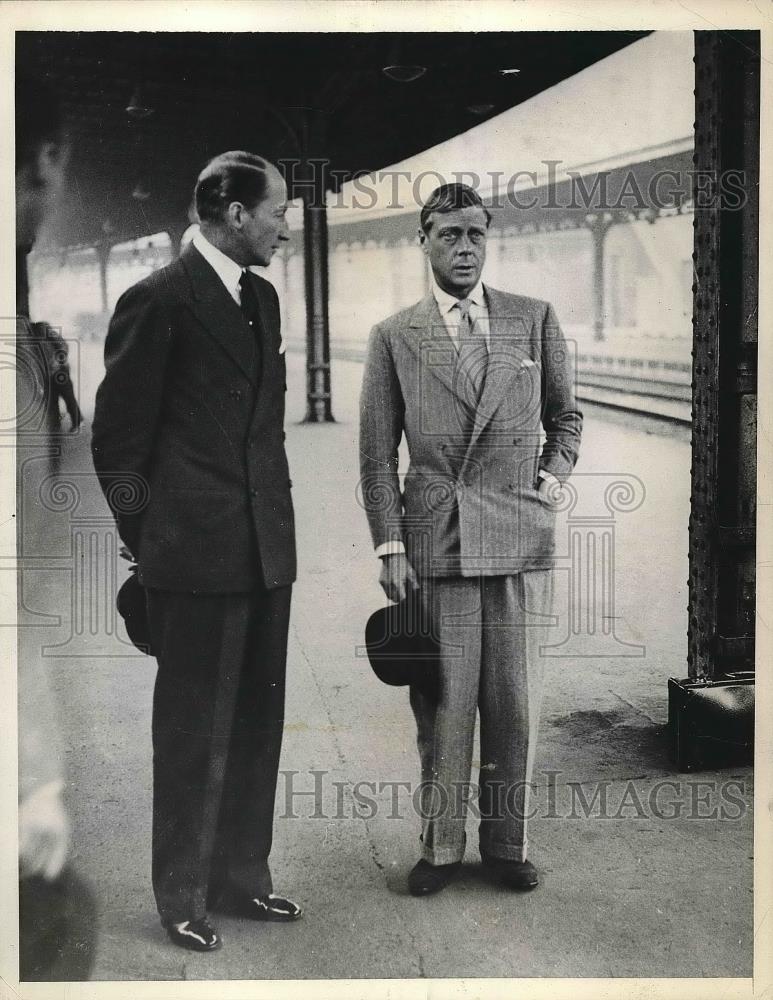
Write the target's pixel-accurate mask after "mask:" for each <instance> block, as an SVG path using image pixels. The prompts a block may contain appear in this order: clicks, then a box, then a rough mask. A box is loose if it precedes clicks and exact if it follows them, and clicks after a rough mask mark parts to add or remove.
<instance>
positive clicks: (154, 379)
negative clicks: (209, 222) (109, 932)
mask: <svg viewBox="0 0 773 1000" xmlns="http://www.w3.org/2000/svg"><path fill="white" fill-rule="evenodd" d="M249 281H250V282H251V287H252V291H253V292H254V298H255V300H256V302H257V305H258V312H259V316H258V317H257V321H256V322H255V324H254V329H253V328H251V327H250V326H249V325H248V323H247V320H246V318H245V316H244V314H243V313H242V310H241V309H240V307H239V305H237V303H236V302H235V301H234V299H233V298H232V297H231V295H230V294H229V292H228V290H227V289H226V287H225V285H224V284H223V282H222V281H221V279H220V278H219V277H218V275H217V273H216V272H215V270H214V269H213V268H212V267H211V266H210V264H209V263H208V262H207V261H206V260H205V259H204V257H203V256H202V255H201V254H200V253H199V252H198V250H197V249H196V248H195V247H194V246H189V247H187V248H186V250H185V251H184V252H183V253H182V255H181V257H180V258H179V259H178V260H177V261H175V262H173V263H172V264H170V265H169V266H168V267H165V268H163V269H161V270H160V271H158V272H155V273H154V274H152V275H151V276H149V277H148V278H146V279H144V280H143V281H141V282H139V283H138V284H136V285H134V286H133V287H132V288H130V289H129V290H128V291H127V292H125V293H124V294H123V295H122V296H121V298H120V299H119V301H118V303H117V305H116V309H115V313H114V315H113V318H112V320H111V323H110V328H109V331H108V336H107V340H106V343H105V377H104V380H103V382H102V384H101V385H100V387H99V390H98V392H97V399H96V409H95V415H94V423H93V457H94V465H95V468H96V471H97V474H98V476H99V479H100V482H101V485H102V487H103V490H104V491H105V495H106V498H107V500H108V503H109V505H110V507H111V510H112V511H113V513H114V515H115V518H116V521H117V525H118V530H119V533H120V535H121V537H122V539H123V541H124V542H125V543H126V544H127V546H128V547H129V548H130V550H131V551H132V553H133V554H134V556H135V558H136V560H137V564H138V574H139V580H140V582H141V583H142V584H143V585H144V586H145V588H146V593H147V599H148V613H149V623H150V630H151V638H152V643H153V649H154V653H155V655H156V657H157V659H158V666H159V669H158V676H157V680H156V687H155V693H154V704H153V747H154V822H153V879H154V889H155V893H156V899H157V903H158V907H159V912H160V914H161V917H162V920H163V921H164V922H167V923H168V922H171V921H180V920H188V919H198V918H200V917H202V916H203V915H204V910H205V907H206V903H207V897H208V896H209V898H210V900H211V899H212V897H213V896H214V895H217V894H218V893H219V892H220V891H221V890H222V889H225V888H228V887H231V886H233V887H238V888H239V889H240V890H242V891H246V892H248V893H249V894H250V895H262V894H265V893H266V892H269V891H271V880H270V874H269V870H268V862H267V859H268V852H269V849H270V845H271V829H272V822H273V803H274V794H275V787H276V774H277V767H278V758H279V750H280V744H281V735H282V724H283V705H284V674H285V660H286V642H287V629H288V620H289V607H290V591H291V584H292V582H293V580H294V579H295V572H296V557H295V542H294V521H293V506H292V500H291V491H290V487H291V485H292V484H291V482H290V478H289V472H288V465H287V458H286V454H285V447H284V430H283V423H284V407H285V391H286V388H287V387H286V381H285V379H286V375H285V358H284V354H283V352H282V347H281V343H282V341H281V334H280V317H279V303H278V300H277V295H276V292H275V290H274V288H273V286H272V285H271V284H269V282H267V281H265V280H264V279H262V278H260V277H258V276H256V275H250V277H249Z"/></svg>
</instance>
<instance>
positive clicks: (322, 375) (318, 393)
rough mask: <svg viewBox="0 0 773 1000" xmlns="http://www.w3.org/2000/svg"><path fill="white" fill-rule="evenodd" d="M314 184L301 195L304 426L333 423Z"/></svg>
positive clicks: (321, 225) (323, 242) (322, 236)
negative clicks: (304, 346)
mask: <svg viewBox="0 0 773 1000" xmlns="http://www.w3.org/2000/svg"><path fill="white" fill-rule="evenodd" d="M316 175H317V172H316V171H315V172H314V177H315V183H314V184H313V185H310V187H309V188H308V189H304V194H303V263H304V272H305V280H306V399H307V406H306V416H305V417H304V423H311V424H321V423H326V422H332V421H333V419H334V418H333V413H332V409H331V396H330V323H329V319H328V264H327V255H328V235H327V205H326V203H325V187H324V183H323V182H322V178H321V177H317V176H316Z"/></svg>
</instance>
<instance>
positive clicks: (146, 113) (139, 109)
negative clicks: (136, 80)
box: [126, 85, 156, 121]
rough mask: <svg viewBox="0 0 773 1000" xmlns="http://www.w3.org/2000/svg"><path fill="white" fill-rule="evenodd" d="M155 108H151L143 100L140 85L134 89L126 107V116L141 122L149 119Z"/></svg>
mask: <svg viewBox="0 0 773 1000" xmlns="http://www.w3.org/2000/svg"><path fill="white" fill-rule="evenodd" d="M155 110H156V109H155V108H149V107H148V106H147V105H146V104H144V103H143V100H142V89H141V88H140V86H139V85H137V86H136V87H135V88H134V92H133V93H132V96H131V98H130V99H129V103H128V104H127V105H126V114H127V115H128V116H129V117H130V118H134V120H135V121H139V120H141V119H142V118H149V117H150V116H151V115H152V114H153V112H154V111H155Z"/></svg>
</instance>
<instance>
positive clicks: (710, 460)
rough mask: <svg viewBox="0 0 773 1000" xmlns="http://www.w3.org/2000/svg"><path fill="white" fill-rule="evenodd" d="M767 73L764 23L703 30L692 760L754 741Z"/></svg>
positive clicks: (682, 733) (677, 687) (697, 184)
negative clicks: (763, 75)
mask: <svg viewBox="0 0 773 1000" xmlns="http://www.w3.org/2000/svg"><path fill="white" fill-rule="evenodd" d="M759 87H760V38H759V33H758V32H755V31H733V32H728V31H698V32H696V33H695V109H696V113H695V156H694V161H695V179H694V193H693V201H694V205H695V222H694V226H695V249H694V253H693V261H694V284H693V294H694V308H693V326H694V333H693V437H692V496H691V513H690V538H689V560H690V570H689V581H688V583H689V594H690V603H689V621H688V654H687V655H688V673H689V680H687V681H678V680H676V679H673V678H672V679H671V680H670V681H669V723H670V728H671V734H672V753H673V756H674V759H675V760H676V762H677V764H678V766H679V767H680V768H681V769H683V770H690V769H692V768H693V767H696V766H697V767H700V766H716V765H717V764H719V765H720V766H722V765H724V764H728V763H731V762H734V761H735V760H737V759H738V758H739V757H743V759H744V760H747V761H748V760H750V759H751V756H752V753H753V747H754V674H753V670H754V604H755V573H756V565H755V545H754V543H755V514H756V510H755V495H756V437H757V285H758V276H759V270H758V250H759V204H758V195H757V187H758V183H759V110H760V105H759ZM731 176H732V177H735V188H734V190H732V191H730V190H728V187H727V186H726V185H727V183H728V178H730V177H731ZM739 181H740V183H739ZM739 194H740V197H739Z"/></svg>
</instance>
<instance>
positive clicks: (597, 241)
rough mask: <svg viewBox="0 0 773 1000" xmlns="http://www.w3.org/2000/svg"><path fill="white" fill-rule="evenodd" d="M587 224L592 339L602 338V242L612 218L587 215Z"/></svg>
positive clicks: (603, 307) (603, 306)
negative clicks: (590, 253) (590, 241)
mask: <svg viewBox="0 0 773 1000" xmlns="http://www.w3.org/2000/svg"><path fill="white" fill-rule="evenodd" d="M587 222H588V226H589V228H590V231H591V237H592V239H593V339H594V340H598V341H601V340H604V339H605V337H604V310H605V308H606V307H605V304H604V242H605V240H606V235H607V231H608V229H609V227H610V226H611V225H612V218H611V216H609V215H589V216H588V218H587Z"/></svg>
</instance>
